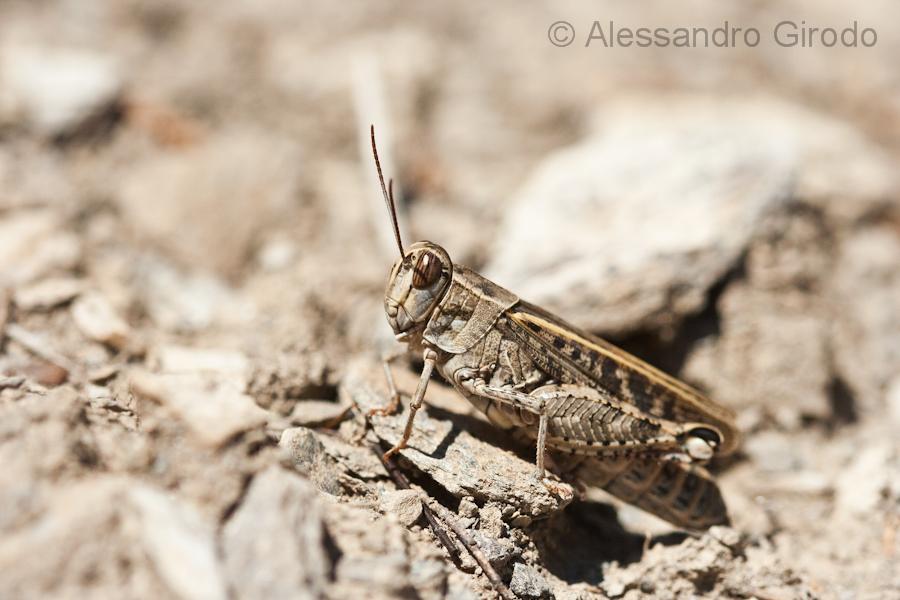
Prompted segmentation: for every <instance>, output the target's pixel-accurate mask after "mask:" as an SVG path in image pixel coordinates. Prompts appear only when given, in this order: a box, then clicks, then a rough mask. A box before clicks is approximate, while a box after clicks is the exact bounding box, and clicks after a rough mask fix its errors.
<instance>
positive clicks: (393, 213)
mask: <svg viewBox="0 0 900 600" xmlns="http://www.w3.org/2000/svg"><path fill="white" fill-rule="evenodd" d="M369 127H370V129H369V131H370V133H371V136H372V154H373V155H374V156H375V168H376V169H378V182H379V183H381V193H382V194H384V203H385V204H386V205H387V209H388V214H390V217H391V225H393V226H394V238H395V239H396V240H397V248H399V249H400V258H403V257H404V256H405V254H404V252H403V242H401V241H400V226H399V225H398V224H397V205H396V204H395V203H394V180H393V179H391V180H390V181H389V182H388V185H387V187H385V186H384V175H383V174H382V173H381V161H380V160H378V148H377V147H376V146H375V126H374V125H370V126H369Z"/></svg>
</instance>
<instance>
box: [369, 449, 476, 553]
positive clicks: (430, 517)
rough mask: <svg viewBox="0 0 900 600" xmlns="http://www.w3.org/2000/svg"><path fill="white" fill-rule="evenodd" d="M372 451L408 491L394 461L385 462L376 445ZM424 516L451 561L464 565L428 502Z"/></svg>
mask: <svg viewBox="0 0 900 600" xmlns="http://www.w3.org/2000/svg"><path fill="white" fill-rule="evenodd" d="M370 448H371V449H372V451H373V452H374V453H375V454H376V455H377V456H378V459H379V460H380V461H381V464H383V465H384V468H385V469H386V470H387V472H388V474H389V475H390V476H391V479H393V480H394V483H395V484H396V485H397V487H398V488H401V489H404V490H408V489H410V488H411V486H410V485H409V480H408V479H407V478H406V476H405V475H404V474H403V473H401V472H400V470H399V469H398V468H397V467H396V465H394V462H393V461H392V460H385V459H384V454H383V453H382V451H381V448H379V447H378V446H377V445H376V444H372V445H371V446H370ZM422 514H424V515H425V520H426V521H428V526H429V527H430V528H431V531H432V533H434V536H435V537H436V538H437V539H438V540H440V542H441V544H442V545H443V546H444V548H446V549H447V552H448V553H449V554H450V560H452V561H453V564H455V565H456V566H457V567H460V566H461V565H462V561H461V560H460V558H459V552H458V551H457V550H456V544H454V543H453V540H451V539H450V536H448V535H447V532H446V531H444V529H443V528H442V527H441V526H440V524H439V523H438V522H437V519H436V518H435V516H434V512H432V510H431V507H430V506H429V505H428V503H426V502H422Z"/></svg>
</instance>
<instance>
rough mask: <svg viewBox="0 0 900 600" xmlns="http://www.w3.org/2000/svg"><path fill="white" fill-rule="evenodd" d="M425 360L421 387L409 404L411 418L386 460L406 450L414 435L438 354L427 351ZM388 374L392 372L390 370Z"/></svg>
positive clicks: (420, 378) (386, 454) (385, 455)
mask: <svg viewBox="0 0 900 600" xmlns="http://www.w3.org/2000/svg"><path fill="white" fill-rule="evenodd" d="M423 358H424V361H425V364H424V365H423V366H422V375H421V377H419V385H418V386H416V393H415V395H414V396H413V399H412V402H410V403H409V417H408V418H407V419H406V427H405V428H404V429H403V436H402V437H401V438H400V441H398V442H397V443H396V444H394V447H393V448H391V449H390V450H388V451H387V452H385V453H384V459H385V460H388V459H389V458H390V457H391V456H393V455H394V454H396V453H397V452H399V451H400V450H402V449H403V448H406V443H407V442H408V441H409V437H410V436H411V435H412V428H413V420H414V419H415V418H416V412H418V410H419V408H420V407H421V406H422V402H423V401H424V400H425V390H427V389H428V380H430V379H431V372H432V371H433V370H434V363H435V362H436V361H437V353H435V351H434V350H431V349H430V348H429V349H426V350H425V355H424V357H423ZM388 372H390V369H388ZM392 379H393V378H391V380H392ZM391 380H389V381H391Z"/></svg>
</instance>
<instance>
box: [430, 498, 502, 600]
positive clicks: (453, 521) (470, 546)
mask: <svg viewBox="0 0 900 600" xmlns="http://www.w3.org/2000/svg"><path fill="white" fill-rule="evenodd" d="M426 506H430V504H426ZM433 509H434V511H435V512H437V513H438V514H439V516H440V517H441V520H442V521H444V523H446V524H447V526H448V527H449V528H450V529H452V530H453V533H454V534H456V537H458V538H459V541H460V542H462V544H463V546H465V547H466V550H468V551H469V554H471V555H472V558H474V559H475V562H477V563H478V566H479V567H481V570H482V571H484V575H485V577H487V578H488V580H489V581H490V582H491V586H493V588H494V591H496V592H497V593H498V594H500V597H501V598H503V599H504V600H516V597H515V595H514V594H513V593H512V592H511V591H510V589H509V588H508V587H506V584H505V583H503V580H502V579H500V575H498V574H497V571H496V570H494V567H493V566H491V563H490V561H489V560H488V559H487V557H486V556H485V555H484V552H482V551H481V548H479V547H478V546H477V544H476V543H475V540H474V539H473V538H472V534H470V533H469V532H468V530H466V528H465V527H463V526H462V525H460V523H459V520H458V519H457V518H456V516H455V515H453V513H451V512H450V511H449V510H447V509H446V508H444V507H443V506H441V505H440V504H438V503H437V502H435V503H434V506H433Z"/></svg>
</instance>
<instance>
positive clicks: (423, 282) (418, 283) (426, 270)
mask: <svg viewBox="0 0 900 600" xmlns="http://www.w3.org/2000/svg"><path fill="white" fill-rule="evenodd" d="M443 269H444V265H443V264H441V259H439V258H438V257H437V256H436V255H434V254H433V253H431V252H425V253H424V254H422V256H420V257H419V260H418V262H416V267H415V269H413V279H412V284H413V287H414V288H416V289H417V290H424V289H425V288H428V287H431V286H432V285H434V284H435V282H436V281H437V280H438V278H440V276H441V271H442V270H443Z"/></svg>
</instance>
